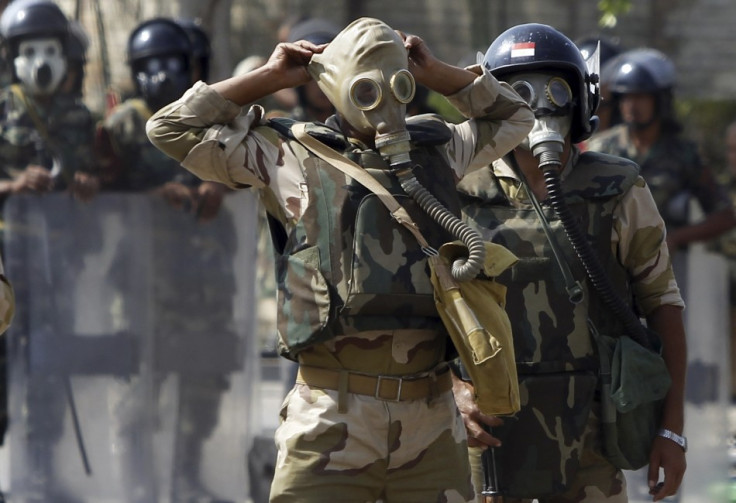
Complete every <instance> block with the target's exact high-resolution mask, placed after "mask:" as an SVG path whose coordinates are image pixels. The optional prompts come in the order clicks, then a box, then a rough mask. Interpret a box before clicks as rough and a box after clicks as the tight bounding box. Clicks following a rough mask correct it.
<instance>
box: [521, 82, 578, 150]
mask: <svg viewBox="0 0 736 503" xmlns="http://www.w3.org/2000/svg"><path fill="white" fill-rule="evenodd" d="M508 83H509V84H510V85H511V87H512V88H513V89H514V90H515V91H516V92H517V93H518V94H519V96H521V98H522V99H524V100H525V101H526V102H527V103H528V104H529V106H531V107H532V110H533V111H534V118H535V119H534V127H532V130H531V132H530V133H529V135H528V136H527V137H526V138H525V139H524V141H523V142H522V143H521V144H520V146H521V147H522V148H525V149H527V150H531V151H532V152H534V151H535V150H536V149H537V148H538V147H540V146H542V145H549V144H550V143H552V144H559V148H560V151H561V145H564V143H565V137H566V136H567V134H568V133H569V132H570V128H571V126H572V112H573V101H572V90H571V89H570V85H569V84H568V83H567V81H565V79H563V78H562V77H559V76H555V75H545V74H539V73H523V74H519V75H514V76H513V77H512V78H510V79H509V80H508ZM555 148H557V147H555ZM535 155H536V153H535Z"/></svg>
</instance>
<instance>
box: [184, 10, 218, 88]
mask: <svg viewBox="0 0 736 503" xmlns="http://www.w3.org/2000/svg"><path fill="white" fill-rule="evenodd" d="M176 22H177V23H179V24H180V25H181V27H182V28H184V29H185V30H186V31H187V34H188V35H189V40H190V42H191V43H192V70H193V76H192V81H197V80H201V81H203V82H207V81H208V79H209V76H210V58H211V56H212V49H211V47H210V38H209V37H208V36H207V33H206V32H205V31H204V30H203V29H202V26H200V24H199V23H198V22H197V21H195V20H194V19H189V18H187V19H177V20H176Z"/></svg>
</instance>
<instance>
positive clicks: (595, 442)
mask: <svg viewBox="0 0 736 503" xmlns="http://www.w3.org/2000/svg"><path fill="white" fill-rule="evenodd" d="M562 185H563V188H564V190H565V196H566V202H567V204H568V206H569V208H570V210H571V211H572V213H573V214H574V215H575V216H576V217H577V219H578V220H579V221H580V222H582V224H583V228H584V229H585V230H586V231H587V234H588V235H589V236H591V237H592V236H600V238H601V239H597V240H592V241H591V244H592V245H593V248H594V249H595V251H596V252H597V254H598V256H599V257H600V258H601V262H602V264H603V266H604V268H605V270H607V271H608V272H609V274H610V276H611V279H612V280H613V284H614V285H615V287H616V289H617V290H618V292H619V294H620V295H622V296H623V298H625V299H632V301H633V302H634V305H635V307H636V309H637V310H638V312H639V313H641V314H642V315H646V314H648V313H650V312H652V311H653V310H654V309H655V308H657V307H658V306H660V305H664V304H672V305H678V306H681V305H683V303H682V299H681V298H680V295H679V290H678V288H677V284H676V283H675V280H674V276H673V273H672V268H671V266H670V262H669V255H668V251H667V247H666V245H665V241H664V223H663V222H662V219H661V218H660V216H659V214H658V212H657V210H656V207H655V206H654V202H653V200H652V196H651V195H650V193H649V191H648V189H647V187H646V184H645V183H644V180H643V179H642V178H641V177H639V176H638V174H637V170H636V166H635V165H634V164H633V163H631V162H630V161H627V160H624V159H619V158H613V157H609V156H605V155H602V154H598V153H594V152H586V153H582V154H580V153H579V152H578V151H577V150H576V149H575V150H574V151H573V155H572V156H571V160H570V161H569V162H568V165H567V166H566V168H565V170H564V171H563V172H562ZM459 189H460V191H461V193H462V196H461V200H462V202H463V212H464V215H465V218H466V220H467V221H468V223H470V224H471V226H472V227H474V228H476V229H477V230H478V231H479V232H481V233H482V235H483V236H484V238H485V239H488V240H490V241H493V242H496V243H499V244H501V245H504V246H506V247H507V248H508V249H509V250H511V251H512V252H513V253H514V254H515V255H517V256H518V257H519V259H520V260H519V262H518V263H517V264H516V265H515V266H513V267H512V268H511V269H510V270H509V271H507V272H506V273H504V274H503V275H502V276H501V277H499V278H498V281H499V282H500V283H502V284H504V285H505V286H506V287H507V288H508V290H507V296H506V302H507V304H506V310H507V312H508V314H509V318H510V321H511V325H512V331H513V334H514V349H515V354H516V361H517V370H518V372H519V379H520V395H521V404H522V409H521V411H520V412H519V413H518V414H517V415H516V416H515V417H513V418H507V419H506V420H505V424H504V426H502V427H499V428H494V430H493V434H494V435H495V436H497V437H499V438H500V439H501V441H502V442H503V446H502V447H500V448H497V449H496V459H497V460H498V464H499V471H500V475H499V476H500V483H501V488H502V490H504V491H505V499H504V501H512V502H513V501H530V500H531V498H539V499H540V501H544V502H546V501H550V502H551V501H554V502H555V503H562V502H570V503H572V502H582V501H606V502H610V503H613V502H625V501H626V489H625V481H624V478H623V475H622V473H621V472H620V471H618V470H616V468H615V467H613V465H611V464H610V463H609V462H608V461H606V460H605V458H604V457H603V456H602V454H601V438H600V432H599V430H598V425H599V420H598V415H599V412H600V401H599V400H598V398H597V393H598V390H597V368H598V363H597V361H598V357H597V354H596V350H595V341H594V340H593V339H592V337H591V334H590V331H589V326H588V321H589V320H590V321H592V322H593V323H594V324H595V326H596V327H597V328H598V330H599V332H601V333H602V334H616V333H621V332H622V331H623V327H622V324H621V321H620V320H618V319H616V318H615V317H614V316H613V313H612V312H611V311H610V310H609V308H608V307H607V306H606V304H605V303H604V302H603V301H602V300H601V298H600V296H599V295H598V293H597V291H596V290H595V289H594V288H591V285H590V284H589V283H588V280H587V276H586V274H585V271H584V269H583V267H582V264H581V262H580V260H579V259H578V257H577V255H576V254H575V252H574V250H573V248H572V245H571V244H570V242H569V240H568V239H567V236H566V234H565V232H564V229H563V228H562V224H561V222H560V220H559V219H558V217H557V216H556V213H555V211H554V210H553V209H552V208H551V207H550V206H549V205H547V204H544V202H543V211H544V212H545V215H546V217H547V219H548V220H549V222H550V225H551V228H552V230H553V233H554V235H555V238H556V242H557V243H558V245H559V247H560V249H561V250H562V252H563V254H564V260H565V261H566V263H567V264H569V267H570V270H571V272H572V274H573V275H574V277H575V279H576V280H577V281H578V282H580V283H581V285H583V287H584V290H585V297H584V300H583V301H582V302H580V303H579V304H573V303H572V302H571V301H570V300H569V297H568V293H567V291H566V288H565V287H566V284H565V281H564V278H563V276H562V273H561V271H560V268H559V267H558V265H557V262H556V260H555V258H554V255H553V251H552V249H551V247H550V245H549V242H548V240H547V238H546V237H545V234H544V233H543V231H542V226H541V223H540V220H539V218H538V216H537V214H536V212H535V210H534V209H533V207H532V206H531V203H530V202H529V199H528V197H527V195H526V194H527V193H526V190H525V188H524V187H523V185H521V183H520V181H519V177H518V176H517V175H516V173H515V172H514V171H513V169H512V168H511V167H510V166H509V165H508V164H506V162H504V161H503V160H499V161H496V162H495V163H493V165H492V166H491V167H489V168H486V169H483V170H480V171H477V172H475V173H472V174H470V175H469V176H467V177H466V178H465V179H464V180H463V181H462V182H461V183H460V185H459ZM563 397H564V398H563ZM552 495H553V496H552ZM515 498H518V500H517V499H515ZM601 498H605V499H601Z"/></svg>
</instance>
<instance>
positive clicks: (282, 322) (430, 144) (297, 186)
mask: <svg viewBox="0 0 736 503" xmlns="http://www.w3.org/2000/svg"><path fill="white" fill-rule="evenodd" d="M311 79H314V80H316V81H317V83H318V84H319V86H320V88H321V89H322V91H323V92H324V93H325V95H327V96H328V97H329V99H330V101H331V102H332V103H333V105H334V106H335V108H336V110H337V113H336V115H335V116H333V117H330V118H329V119H328V120H327V121H326V124H325V125H321V124H315V123H294V121H291V120H289V119H271V120H266V119H264V116H265V112H264V110H263V109H262V108H261V107H259V106H251V107H250V108H248V107H247V105H249V104H250V103H253V102H255V101H257V100H259V99H260V98H262V97H264V96H265V95H268V94H270V93H273V92H275V91H277V90H279V89H282V88H286V87H294V86H299V85H302V84H304V83H306V82H308V81H310V80H311ZM415 81H416V83H418V84H423V85H426V86H427V87H429V88H430V89H433V90H435V91H436V92H439V93H442V94H443V95H445V96H447V97H448V98H449V99H450V100H451V101H452V102H453V103H454V104H455V105H456V106H457V107H458V109H459V110H461V111H462V112H463V113H464V114H465V115H466V116H467V117H470V119H468V120H467V121H466V122H463V123H461V124H457V125H455V124H447V123H445V122H443V121H441V120H439V119H438V118H436V117H427V116H424V117H419V118H418V119H414V120H415V121H416V122H414V121H407V120H406V118H405V108H406V104H407V103H408V102H409V101H410V100H411V98H412V96H413V93H414V86H415ZM244 107H245V108H244ZM531 119H532V117H531V113H530V111H529V108H528V106H527V105H526V104H525V103H524V102H523V101H522V100H521V99H519V97H518V95H516V93H514V92H513V91H512V90H511V88H510V87H509V86H508V85H506V84H501V83H499V82H498V81H497V80H496V79H495V78H493V77H492V76H491V75H490V74H489V73H488V72H484V71H482V70H481V69H480V68H479V67H476V68H475V71H471V70H468V69H461V68H458V67H454V66H451V65H448V64H446V63H444V62H442V61H440V60H438V59H437V58H436V57H434V56H433V55H432V53H431V52H430V51H429V49H428V48H427V46H426V45H425V44H424V42H423V41H422V40H421V39H420V38H419V37H417V36H413V35H409V36H404V35H402V34H400V33H398V32H396V31H394V30H393V29H391V28H390V27H389V26H387V25H386V24H385V23H383V22H381V21H379V20H376V19H370V18H362V19H358V20H356V21H354V22H353V23H351V24H350V25H348V26H347V27H346V28H345V29H343V30H342V31H341V32H340V33H339V34H338V35H337V36H336V37H335V38H334V40H333V41H332V42H331V43H329V44H327V45H314V44H312V43H310V42H308V41H298V42H295V43H283V44H279V45H278V46H277V47H276V49H275V50H274V52H273V53H272V55H271V56H270V58H269V60H268V62H267V63H266V64H265V65H264V66H262V67H260V68H257V69H255V70H252V71H250V72H248V73H246V74H243V75H240V76H237V77H233V78H231V79H228V80H225V81H222V82H218V83H216V84H213V85H212V86H207V85H205V84H203V83H198V84H196V85H195V86H194V87H193V88H192V89H190V90H189V91H187V93H186V94H185V95H184V96H183V97H182V99H180V100H178V101H177V102H175V103H172V104H171V105H169V106H167V107H165V108H164V109H163V110H161V111H159V112H158V113H157V114H155V115H154V116H153V117H152V118H151V120H149V122H148V134H149V138H150V139H151V141H152V142H153V143H154V144H155V145H156V146H158V147H159V148H160V149H161V150H162V151H164V152H166V153H167V154H168V155H170V156H172V157H173V158H175V159H176V160H177V161H179V162H181V163H182V165H183V166H184V167H185V168H187V169H188V170H191V171H192V172H194V173H196V174H197V175H198V176H199V177H201V178H203V179H210V180H218V181H221V182H223V183H225V184H227V185H228V186H230V187H232V188H235V189H242V188H246V187H254V188H256V189H258V190H259V192H260V195H261V198H262V199H261V200H262V201H263V203H264V205H265V208H266V210H267V211H268V212H269V213H270V215H271V216H272V217H273V218H272V219H271V220H272V221H273V222H274V225H273V228H272V236H273V241H274V248H275V250H276V253H277V260H276V262H277V265H276V269H277V271H276V275H277V283H278V289H279V301H278V304H279V306H278V308H279V314H278V322H277V324H278V331H279V337H280V345H281V350H282V354H283V355H284V356H286V357H288V358H291V359H294V360H296V361H298V362H299V375H298V377H297V382H296V384H295V386H294V387H293V389H292V391H291V392H290V393H289V395H288V396H287V398H286V400H285V402H284V407H283V409H282V411H281V420H282V422H281V426H280V427H279V428H278V430H277V432H276V442H277V445H278V449H279V455H278V460H277V466H276V469H275V478H274V480H273V484H272V487H271V495H270V499H271V501H273V502H280V501H303V502H315V503H316V502H322V501H325V500H329V499H337V500H340V501H348V500H349V501H377V500H379V499H380V500H383V501H384V502H386V503H390V502H403V501H437V500H442V501H448V502H459V501H463V502H467V501H472V500H473V498H474V495H473V489H472V486H471V484H470V473H469V465H468V461H467V444H466V438H465V431H464V428H463V425H462V422H461V420H460V417H459V415H458V414H457V409H456V407H455V404H454V400H453V396H452V393H451V392H450V387H451V379H450V375H449V374H450V371H449V370H448V366H447V363H446V362H447V353H446V350H447V349H448V335H447V332H446V331H445V329H444V326H443V325H442V323H441V320H440V319H439V318H438V314H437V311H436V308H435V307H434V303H433V298H432V287H431V284H430V278H429V272H428V267H427V258H426V255H425V253H424V251H427V252H429V250H426V249H425V250H424V251H423V250H422V247H420V246H419V244H418V242H417V240H416V237H415V236H414V235H413V234H412V233H411V232H410V231H408V230H407V229H405V227H403V226H402V225H401V224H399V223H397V222H396V221H394V220H393V219H392V217H391V216H390V214H389V212H388V210H387V209H386V208H385V207H384V205H383V203H382V202H381V201H380V200H379V198H378V197H377V196H376V195H375V194H374V193H372V192H371V191H369V190H368V189H366V188H365V187H364V186H363V185H362V184H361V183H360V182H358V181H357V180H356V179H354V178H353V177H352V176H348V175H346V174H344V173H343V172H342V171H340V170H339V169H338V168H337V167H336V165H342V164H343V163H342V160H341V159H349V160H351V161H353V162H355V163H356V164H358V165H359V166H358V167H357V169H358V170H359V172H360V173H363V172H364V173H366V174H369V175H370V176H372V177H373V179H375V180H376V181H377V182H378V183H380V184H381V185H383V186H384V187H385V188H386V189H387V190H389V191H390V192H391V193H393V194H394V195H395V197H396V198H397V199H398V200H399V201H401V204H402V205H403V206H404V207H405V208H406V210H407V211H408V213H409V214H410V215H411V217H412V219H413V220H414V221H415V222H416V223H417V225H418V226H419V228H420V229H421V232H422V233H423V234H424V236H425V237H426V238H427V240H428V241H429V244H430V245H431V246H432V247H439V246H440V245H441V244H442V243H444V242H446V241H447V240H452V239H454V237H453V236H452V235H451V234H450V232H448V231H447V230H446V229H445V228H443V227H442V226H441V225H439V224H438V223H437V222H436V221H435V220H434V219H433V218H432V217H431V216H430V215H429V214H427V213H426V212H425V211H424V210H423V209H422V208H420V207H419V204H418V203H415V202H414V200H413V197H411V196H409V195H408V194H407V192H406V191H405V190H404V189H403V188H402V187H401V186H400V185H399V180H398V178H397V176H396V168H400V169H402V170H404V171H412V172H413V175H414V177H415V178H416V179H417V183H418V184H420V185H423V186H424V187H425V188H426V189H427V190H428V191H431V193H432V195H433V196H434V197H435V198H436V199H437V201H439V203H440V204H441V205H442V206H443V207H444V208H446V209H447V208H449V209H450V210H454V211H455V212H457V210H458V206H457V202H458V201H457V193H456V192H455V183H456V181H457V180H458V179H460V178H462V177H463V176H465V174H466V172H468V171H470V170H472V169H473V168H478V167H480V166H482V165H484V164H485V163H487V162H490V161H491V160H493V159H495V158H498V157H499V156H501V155H503V154H505V153H506V152H508V151H509V150H510V149H511V148H513V147H514V145H516V144H517V143H518V142H519V141H521V140H522V139H523V138H524V137H525V136H526V134H527V133H528V131H529V128H530V127H531ZM302 128H305V129H302ZM304 130H306V133H307V134H308V136H309V137H311V138H316V139H317V140H318V143H319V144H321V145H323V146H326V147H328V149H329V152H332V154H329V155H333V156H334V155H336V156H337V157H335V158H334V160H332V161H331V162H327V161H326V160H324V159H323V158H322V157H320V156H319V155H318V154H317V153H316V151H317V150H322V151H323V152H324V149H322V148H321V147H317V146H314V145H311V146H309V147H307V146H306V145H308V144H310V143H311V142H310V141H307V140H305V139H304V138H303V137H301V136H300V135H301V133H303V132H304ZM297 137H299V138H301V140H300V139H298V138H297ZM328 157H329V156H328ZM409 160H410V161H411V163H410V166H411V168H412V169H409V170H406V169H405V168H407V166H406V164H407V163H409ZM392 165H393V166H392ZM356 176H362V174H361V175H356ZM448 211H449V210H448Z"/></svg>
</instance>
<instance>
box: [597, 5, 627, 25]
mask: <svg viewBox="0 0 736 503" xmlns="http://www.w3.org/2000/svg"><path fill="white" fill-rule="evenodd" d="M598 10H599V11H600V13H601V16H600V18H599V19H598V24H599V25H600V26H601V27H602V28H613V27H614V26H616V23H617V22H618V16H620V15H621V14H626V13H627V12H629V11H630V10H631V0H598Z"/></svg>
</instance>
